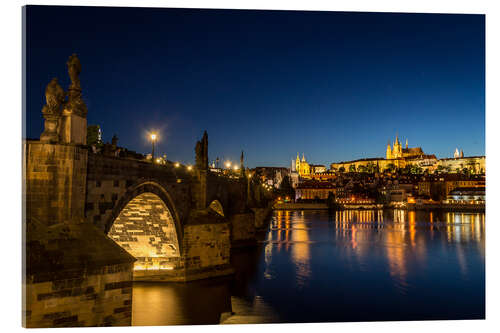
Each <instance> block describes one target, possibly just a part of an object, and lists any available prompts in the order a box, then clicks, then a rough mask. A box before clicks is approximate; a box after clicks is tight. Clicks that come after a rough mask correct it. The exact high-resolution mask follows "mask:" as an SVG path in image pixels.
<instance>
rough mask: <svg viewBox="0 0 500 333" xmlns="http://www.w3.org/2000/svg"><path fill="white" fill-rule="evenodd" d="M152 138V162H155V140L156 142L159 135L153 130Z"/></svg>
mask: <svg viewBox="0 0 500 333" xmlns="http://www.w3.org/2000/svg"><path fill="white" fill-rule="evenodd" d="M149 137H150V139H151V143H152V145H153V148H152V151H151V162H153V163H154V162H155V142H156V139H157V138H158V136H157V135H156V133H155V132H152V133H151V134H150V136H149Z"/></svg>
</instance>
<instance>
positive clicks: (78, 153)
mask: <svg viewBox="0 0 500 333" xmlns="http://www.w3.org/2000/svg"><path fill="white" fill-rule="evenodd" d="M24 152H25V156H24V160H25V165H24V168H25V175H24V176H25V177H24V179H25V182H26V183H25V184H26V196H25V197H26V210H27V212H28V213H29V215H30V216H33V217H35V218H36V219H37V220H38V221H40V222H42V223H44V224H46V225H51V224H54V223H62V222H65V223H79V222H82V221H83V212H84V204H85V190H86V186H85V185H86V181H85V180H86V173H87V150H86V149H84V148H81V147H78V146H74V145H60V144H50V143H42V142H38V141H29V142H25V144H24Z"/></svg>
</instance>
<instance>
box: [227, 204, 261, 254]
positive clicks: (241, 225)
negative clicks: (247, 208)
mask: <svg viewBox="0 0 500 333" xmlns="http://www.w3.org/2000/svg"><path fill="white" fill-rule="evenodd" d="M230 223H231V244H232V246H233V247H238V246H247V245H254V244H256V238H255V231H256V230H255V214H254V213H253V212H249V213H242V214H234V215H232V216H231V217H230Z"/></svg>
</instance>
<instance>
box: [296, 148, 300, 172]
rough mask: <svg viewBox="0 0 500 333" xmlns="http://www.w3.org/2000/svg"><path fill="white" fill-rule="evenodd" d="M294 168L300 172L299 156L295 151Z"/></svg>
mask: <svg viewBox="0 0 500 333" xmlns="http://www.w3.org/2000/svg"><path fill="white" fill-rule="evenodd" d="M295 170H296V171H297V172H298V173H300V157H299V153H297V159H296V160H295Z"/></svg>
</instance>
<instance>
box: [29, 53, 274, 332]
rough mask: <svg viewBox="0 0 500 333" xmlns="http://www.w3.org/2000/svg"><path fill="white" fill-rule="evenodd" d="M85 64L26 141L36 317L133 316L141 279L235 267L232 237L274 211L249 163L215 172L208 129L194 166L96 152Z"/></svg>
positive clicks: (119, 319) (88, 319)
mask: <svg viewBox="0 0 500 333" xmlns="http://www.w3.org/2000/svg"><path fill="white" fill-rule="evenodd" d="M80 69H81V66H80V63H79V60H78V58H76V56H75V55H73V56H72V57H70V60H68V72H69V75H70V78H71V85H70V87H69V89H68V91H67V92H64V91H63V90H62V88H61V87H60V86H59V85H58V83H57V79H53V80H52V81H51V82H50V83H49V84H48V86H47V89H46V91H45V95H46V99H47V103H46V105H45V106H44V107H43V109H42V114H43V116H44V118H45V130H44V132H43V133H42V135H41V136H40V140H25V141H24V144H23V174H24V183H23V200H24V201H23V204H24V220H23V230H25V233H24V235H23V236H24V241H25V244H26V247H25V252H24V253H23V267H24V271H25V275H24V282H23V287H24V288H23V294H24V306H23V309H24V318H23V319H24V325H25V326H28V327H57V326H102V325H130V317H131V302H132V296H131V287H132V280H153V281H189V280H194V279H202V278H208V277H214V276H220V275H227V274H231V273H232V271H233V269H232V267H231V264H230V253H231V251H230V250H231V247H232V246H236V245H241V244H243V245H245V244H248V243H252V242H253V243H254V242H255V230H256V228H258V227H259V226H262V225H263V221H264V220H265V217H266V215H267V213H269V211H270V208H268V207H269V206H268V205H267V201H266V200H265V197H264V195H263V190H262V186H259V183H258V181H257V180H256V179H253V178H251V177H249V176H248V173H247V172H245V169H244V168H243V166H242V169H241V172H240V173H239V174H234V173H233V174H231V175H229V176H228V175H226V176H224V175H221V174H218V173H212V172H210V170H209V168H208V135H207V133H206V132H205V133H204V135H203V137H202V139H201V140H200V141H198V142H197V144H196V149H195V152H196V154H195V155H196V165H195V167H194V168H193V167H191V168H187V167H185V166H182V165H177V164H173V163H171V162H167V163H166V164H156V163H154V161H153V160H152V161H144V160H138V159H131V158H119V157H113V156H107V155H106V154H98V153H94V152H93V150H92V149H90V147H89V146H87V144H86V134H87V120H86V114H87V108H86V106H85V104H84V103H83V100H82V98H81V88H80V81H79V77H78V74H79V73H80ZM242 163H243V160H242ZM254 178H255V177H254Z"/></svg>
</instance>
